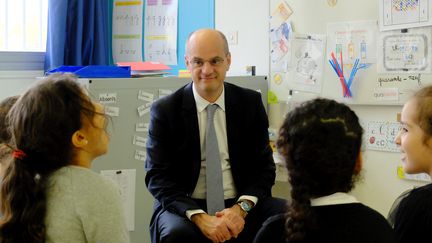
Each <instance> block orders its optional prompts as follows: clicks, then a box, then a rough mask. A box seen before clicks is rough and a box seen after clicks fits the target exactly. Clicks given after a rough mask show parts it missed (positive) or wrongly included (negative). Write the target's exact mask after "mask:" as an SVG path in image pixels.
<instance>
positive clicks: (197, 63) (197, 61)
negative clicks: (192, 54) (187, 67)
mask: <svg viewBox="0 0 432 243" xmlns="http://www.w3.org/2000/svg"><path fill="white" fill-rule="evenodd" d="M224 61H225V59H223V58H221V57H214V58H212V59H210V60H203V59H201V58H193V59H192V60H190V61H189V62H190V63H191V65H192V67H193V68H201V67H203V66H204V63H206V62H208V63H209V64H210V65H211V66H213V67H219V66H221V65H222V64H223V63H224Z"/></svg>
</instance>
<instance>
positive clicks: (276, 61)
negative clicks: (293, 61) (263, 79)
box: [270, 21, 293, 72]
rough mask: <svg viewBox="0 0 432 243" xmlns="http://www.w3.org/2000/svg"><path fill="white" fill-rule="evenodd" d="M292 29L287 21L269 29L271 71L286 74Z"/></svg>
mask: <svg viewBox="0 0 432 243" xmlns="http://www.w3.org/2000/svg"><path fill="white" fill-rule="evenodd" d="M292 34H293V33H292V27H291V23H290V22H289V21H286V22H283V23H282V24H281V25H279V26H278V27H276V28H272V29H270V57H271V64H270V65H271V69H272V70H273V71H279V72H287V71H288V65H289V62H290V56H291V42H290V40H291V37H292Z"/></svg>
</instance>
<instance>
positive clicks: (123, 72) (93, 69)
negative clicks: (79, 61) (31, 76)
mask: <svg viewBox="0 0 432 243" xmlns="http://www.w3.org/2000/svg"><path fill="white" fill-rule="evenodd" d="M53 73H73V74H75V75H76V76H78V77H79V78H130V77H131V68H130V67H118V66H103V65H89V66H60V67H58V68H55V69H52V70H49V71H48V72H46V74H47V75H49V74H53Z"/></svg>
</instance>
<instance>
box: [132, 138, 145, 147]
mask: <svg viewBox="0 0 432 243" xmlns="http://www.w3.org/2000/svg"><path fill="white" fill-rule="evenodd" d="M146 143H147V138H145V137H141V136H137V135H134V138H133V144H135V145H136V146H139V147H144V148H145V147H146Z"/></svg>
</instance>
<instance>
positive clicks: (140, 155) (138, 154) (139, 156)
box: [134, 150, 147, 161]
mask: <svg viewBox="0 0 432 243" xmlns="http://www.w3.org/2000/svg"><path fill="white" fill-rule="evenodd" d="M146 157H147V153H146V151H143V150H135V156H134V158H135V159H136V160H140V161H145V160H146Z"/></svg>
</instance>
